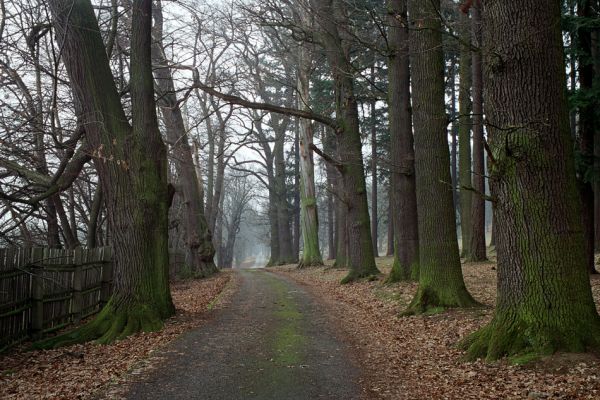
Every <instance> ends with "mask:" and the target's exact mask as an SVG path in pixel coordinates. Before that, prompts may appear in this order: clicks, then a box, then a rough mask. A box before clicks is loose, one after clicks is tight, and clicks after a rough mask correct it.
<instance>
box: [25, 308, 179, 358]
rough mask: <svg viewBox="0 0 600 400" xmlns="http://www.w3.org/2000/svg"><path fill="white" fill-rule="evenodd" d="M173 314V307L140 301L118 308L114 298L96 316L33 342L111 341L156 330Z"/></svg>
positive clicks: (39, 346)
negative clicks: (71, 328) (142, 303)
mask: <svg viewBox="0 0 600 400" xmlns="http://www.w3.org/2000/svg"><path fill="white" fill-rule="evenodd" d="M172 314H173V310H172V309H170V307H164V306H163V307H158V306H156V307H155V306H151V305H137V306H128V307H122V308H117V307H115V304H114V301H113V300H111V301H110V302H109V303H108V304H107V305H106V306H105V307H104V309H102V311H101V312H100V313H99V314H98V316H97V317H96V318H94V319H93V320H92V321H90V322H88V323H87V324H85V325H83V326H81V327H79V328H77V329H74V330H72V331H70V332H67V333H64V334H62V335H58V336H55V337H52V338H48V339H45V340H41V341H39V342H36V343H34V344H33V346H32V348H34V349H52V348H57V347H62V346H69V345H73V344H78V343H84V342H89V341H93V340H94V341H96V342H97V343H100V344H109V343H112V342H114V341H115V340H121V339H124V338H125V337H127V336H129V335H131V334H134V333H137V332H155V331H158V330H160V329H161V328H162V327H163V320H164V319H166V318H167V317H169V316H171V315H172Z"/></svg>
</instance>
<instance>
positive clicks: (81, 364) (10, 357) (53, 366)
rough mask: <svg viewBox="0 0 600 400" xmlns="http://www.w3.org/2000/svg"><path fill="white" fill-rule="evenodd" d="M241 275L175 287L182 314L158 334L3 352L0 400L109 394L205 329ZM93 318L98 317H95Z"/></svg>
mask: <svg viewBox="0 0 600 400" xmlns="http://www.w3.org/2000/svg"><path fill="white" fill-rule="evenodd" d="M235 277H236V274H233V273H231V272H230V271H228V272H222V273H220V274H217V275H216V276H214V277H211V278H208V279H203V280H189V281H180V282H176V283H173V284H172V285H171V294H172V297H173V302H174V304H175V307H176V309H177V314H176V315H175V316H174V317H172V318H170V319H169V320H168V321H166V323H165V326H164V328H163V329H162V330H161V331H159V332H153V333H140V334H136V335H132V336H130V337H128V338H126V339H124V340H120V341H118V342H115V343H113V344H111V345H97V344H94V343H86V344H81V345H75V346H68V347H63V348H59V349H56V350H43V351H26V349H27V344H24V345H23V346H20V347H17V348H14V349H12V350H10V351H9V352H8V353H5V354H0V399H7V400H8V399H27V400H30V399H81V398H89V397H91V396H96V395H97V393H98V392H99V391H107V390H110V389H111V388H112V387H118V386H120V384H121V383H122V382H123V381H124V380H125V379H127V378H128V377H130V376H131V375H135V374H136V373H137V371H140V370H143V367H144V365H145V364H146V362H147V359H148V357H149V356H150V355H152V354H153V353H154V352H156V351H157V349H160V348H162V347H164V346H165V345H166V344H168V343H169V342H171V341H173V340H174V339H175V338H177V337H178V336H180V335H181V334H182V333H184V332H187V331H189V330H192V329H194V328H197V327H198V326H202V325H203V324H204V323H206V321H207V320H208V319H209V318H210V316H211V315H212V314H214V312H209V310H211V309H213V308H219V307H221V306H220V305H219V304H220V303H222V302H226V300H227V298H228V297H230V295H231V294H232V293H233V292H234V291H235V285H236V278H235ZM92 318H93V317H92Z"/></svg>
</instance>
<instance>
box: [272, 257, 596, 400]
mask: <svg viewBox="0 0 600 400" xmlns="http://www.w3.org/2000/svg"><path fill="white" fill-rule="evenodd" d="M391 262H392V260H391V259H390V258H381V259H379V260H378V263H379V266H380V269H381V270H382V271H383V272H384V273H385V274H387V273H388V272H389V270H390V264H391ZM277 270H278V271H279V272H280V273H284V274H285V275H286V276H289V277H291V278H292V279H294V280H296V281H297V282H299V283H301V284H303V285H306V286H307V287H309V288H310V289H312V292H313V293H314V294H315V295H317V296H319V297H320V298H322V299H323V301H324V303H326V304H327V309H328V310H329V312H331V313H332V314H333V315H334V318H335V319H336V322H337V323H338V324H339V326H340V329H342V331H343V332H344V333H345V336H346V337H347V338H348V340H350V341H351V343H352V344H353V346H355V348H356V351H357V353H358V355H359V358H361V359H362V362H363V365H364V368H365V370H366V371H365V373H366V375H367V376H366V379H365V382H367V383H368V388H367V389H368V391H369V393H370V395H371V397H372V398H377V399H395V400H397V399H461V400H464V399H600V362H599V359H598V358H597V357H595V356H592V355H571V354H559V355H555V356H553V357H550V358H548V359H546V360H542V361H540V362H538V363H536V364H533V365H527V366H514V365H509V364H508V363H507V362H503V361H500V362H497V363H485V362H482V361H477V362H464V361H462V359H461V358H462V356H463V353H462V352H461V351H460V350H458V349H457V348H456V346H455V345H456V343H457V342H458V341H459V340H460V339H461V338H462V337H464V336H465V335H467V334H469V333H471V332H473V331H475V330H476V329H477V328H479V327H481V326H482V325H484V324H485V323H486V322H488V321H489V320H490V318H491V315H492V312H493V308H492V306H493V305H494V301H495V296H496V270H495V264H494V263H491V262H488V263H476V264H474V263H473V264H464V265H463V272H464V275H465V281H466V284H467V287H468V289H469V290H470V292H471V293H472V294H473V295H474V296H475V298H476V299H477V300H479V301H480V302H482V303H484V304H486V305H487V306H488V307H485V308H483V309H477V310H470V311H460V310H451V311H447V312H444V313H441V314H437V315H433V316H412V317H401V316H400V313H401V312H402V311H403V310H404V309H405V307H406V306H407V305H408V303H409V302H410V300H411V299H412V296H413V294H414V293H415V291H416V289H417V285H416V284H410V283H399V284H392V285H386V284H384V283H383V277H381V278H380V279H379V280H377V281H372V282H360V283H354V284H348V285H340V284H339V282H340V280H341V279H342V278H343V277H344V276H345V275H346V273H347V271H345V270H339V269H333V268H330V267H326V268H309V269H303V270H297V269H294V268H291V267H281V268H278V269H277ZM592 285H593V290H594V297H595V299H596V303H597V304H598V303H599V300H600V277H598V276H593V277H592Z"/></svg>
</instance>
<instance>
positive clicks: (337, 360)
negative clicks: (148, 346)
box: [127, 270, 360, 400]
mask: <svg viewBox="0 0 600 400" xmlns="http://www.w3.org/2000/svg"><path fill="white" fill-rule="evenodd" d="M238 273H239V274H240V276H241V279H240V281H241V283H240V287H239V289H238V290H237V292H236V293H235V294H234V295H233V298H232V300H231V303H230V304H229V305H228V306H227V307H226V308H224V309H222V310H217V311H216V315H215V316H214V318H212V319H211V320H210V321H208V322H207V323H206V324H204V325H203V326H202V327H200V328H198V329H196V330H194V331H191V332H188V333H187V334H185V335H183V336H182V337H180V338H178V339H177V340H175V341H174V342H173V343H171V345H169V346H168V347H167V348H166V349H165V350H163V351H162V353H163V354H161V355H160V356H161V358H163V361H161V363H160V364H159V365H158V366H157V368H156V369H155V370H153V371H152V372H150V373H149V375H148V376H146V377H144V379H143V380H142V381H140V382H137V383H134V384H133V385H132V387H131V389H130V391H129V394H128V396H127V398H128V399H135V400H137V399H140V400H141V399H211V400H212V399H227V400H235V399H303V400H305V399H359V398H360V388H359V386H358V384H357V383H356V382H358V378H359V374H358V371H359V368H358V367H357V366H356V364H355V363H354V361H353V360H352V359H351V358H350V357H349V354H350V349H349V346H348V345H347V344H345V343H344V342H342V341H341V340H340V339H339V338H337V337H336V332H335V331H336V329H334V326H333V325H332V323H331V322H330V320H329V319H328V318H327V316H326V315H325V314H326V311H325V308H324V307H323V306H322V305H321V304H320V303H319V302H318V301H317V300H316V299H315V298H314V297H313V296H311V295H310V294H309V293H308V292H306V291H305V290H304V289H302V288H301V287H299V286H298V285H297V284H295V283H293V282H291V281H288V280H287V279H286V278H284V277H281V276H279V275H276V274H273V273H270V272H267V271H265V270H241V271H239V272H238ZM338 337H339V336H338Z"/></svg>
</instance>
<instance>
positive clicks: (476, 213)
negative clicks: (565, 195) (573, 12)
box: [467, 1, 487, 262]
mask: <svg viewBox="0 0 600 400" xmlns="http://www.w3.org/2000/svg"><path fill="white" fill-rule="evenodd" d="M471 10H472V13H473V22H472V31H473V45H474V46H475V47H478V48H480V47H481V29H482V25H481V3H480V2H478V1H476V2H475V3H474V5H473V7H471ZM481 57H482V55H481V51H480V50H475V51H474V52H473V56H472V60H473V189H474V190H475V192H474V194H473V197H472V198H471V229H470V232H469V233H470V234H471V238H470V245H469V256H468V257H467V259H468V260H469V261H475V262H477V261H484V260H487V256H486V252H485V199H484V197H483V195H484V193H485V179H484V176H485V161H484V154H483V69H482V64H481Z"/></svg>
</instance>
